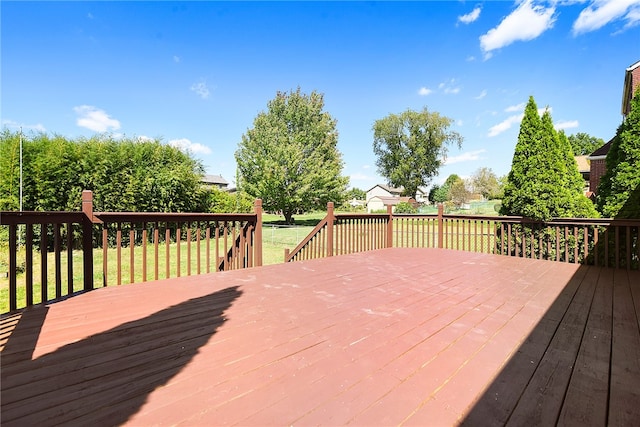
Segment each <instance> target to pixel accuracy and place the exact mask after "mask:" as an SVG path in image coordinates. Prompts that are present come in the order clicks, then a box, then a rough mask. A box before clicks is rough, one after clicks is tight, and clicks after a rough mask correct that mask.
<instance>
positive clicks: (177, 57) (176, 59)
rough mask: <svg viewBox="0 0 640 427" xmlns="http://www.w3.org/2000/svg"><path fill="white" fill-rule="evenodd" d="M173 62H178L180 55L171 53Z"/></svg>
mask: <svg viewBox="0 0 640 427" xmlns="http://www.w3.org/2000/svg"><path fill="white" fill-rule="evenodd" d="M173 62H175V63H176V64H177V63H178V62H180V57H179V56H178V55H173Z"/></svg>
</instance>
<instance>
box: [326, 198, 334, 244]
mask: <svg viewBox="0 0 640 427" xmlns="http://www.w3.org/2000/svg"><path fill="white" fill-rule="evenodd" d="M334 220H335V215H334V213H333V202H328V203H327V256H328V257H329V256H333V223H334Z"/></svg>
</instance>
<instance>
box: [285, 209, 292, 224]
mask: <svg viewBox="0 0 640 427" xmlns="http://www.w3.org/2000/svg"><path fill="white" fill-rule="evenodd" d="M282 215H284V222H286V223H287V224H293V211H290V210H283V211H282Z"/></svg>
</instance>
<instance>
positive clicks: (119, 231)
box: [116, 222, 122, 286]
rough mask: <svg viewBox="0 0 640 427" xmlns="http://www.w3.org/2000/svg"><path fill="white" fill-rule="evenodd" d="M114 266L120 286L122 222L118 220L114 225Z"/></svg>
mask: <svg viewBox="0 0 640 427" xmlns="http://www.w3.org/2000/svg"><path fill="white" fill-rule="evenodd" d="M116 227H117V228H116V268H117V270H118V281H117V284H118V286H120V285H121V284H122V258H121V252H122V249H121V248H122V224H121V223H120V222H118V223H117V226H116Z"/></svg>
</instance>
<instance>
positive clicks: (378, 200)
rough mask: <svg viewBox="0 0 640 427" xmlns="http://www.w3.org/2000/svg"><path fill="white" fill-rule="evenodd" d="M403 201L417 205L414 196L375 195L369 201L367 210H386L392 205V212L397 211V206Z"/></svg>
mask: <svg viewBox="0 0 640 427" xmlns="http://www.w3.org/2000/svg"><path fill="white" fill-rule="evenodd" d="M401 202H407V203H410V204H411V205H413V206H414V207H415V206H416V205H417V203H416V201H415V199H413V198H412V197H400V196H373V197H372V198H370V199H369V200H368V201H367V212H369V213H371V212H375V211H386V210H387V206H391V212H395V210H396V206H397V205H398V203H401Z"/></svg>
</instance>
